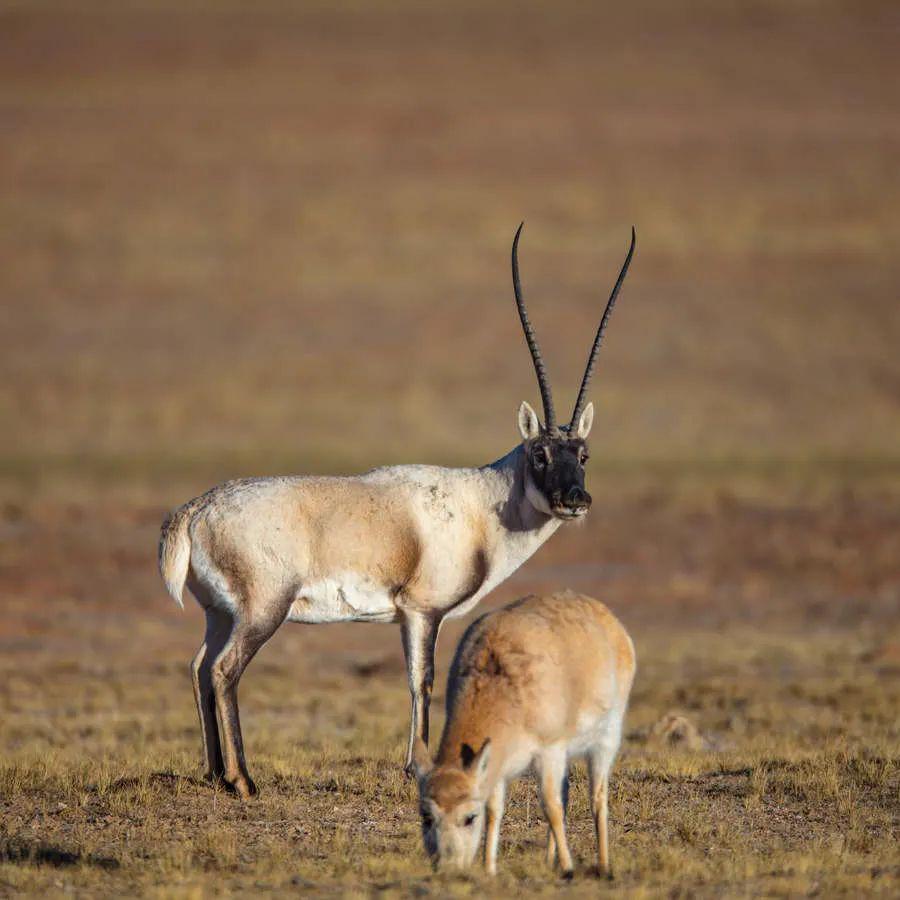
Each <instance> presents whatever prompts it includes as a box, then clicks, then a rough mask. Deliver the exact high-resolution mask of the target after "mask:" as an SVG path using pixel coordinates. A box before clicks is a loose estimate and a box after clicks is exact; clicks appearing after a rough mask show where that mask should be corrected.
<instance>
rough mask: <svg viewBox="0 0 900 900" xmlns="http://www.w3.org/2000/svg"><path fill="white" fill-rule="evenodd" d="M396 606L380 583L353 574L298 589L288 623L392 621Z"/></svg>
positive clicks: (347, 573)
mask: <svg viewBox="0 0 900 900" xmlns="http://www.w3.org/2000/svg"><path fill="white" fill-rule="evenodd" d="M396 618H397V607H396V605H395V603H394V597H393V595H392V594H391V593H390V592H389V591H388V590H387V588H386V587H385V586H384V585H383V584H375V583H374V582H372V581H369V580H368V579H366V578H364V577H361V576H359V575H357V574H356V573H355V572H342V573H340V574H337V575H334V576H332V577H330V578H320V579H318V580H317V581H311V582H309V584H305V585H303V586H302V587H300V588H299V589H298V590H297V595H296V597H295V598H294V602H293V603H292V604H291V609H290V612H289V613H288V616H287V620H288V621H289V622H302V623H304V624H307V625H320V624H325V623H327V622H393V621H395V620H396Z"/></svg>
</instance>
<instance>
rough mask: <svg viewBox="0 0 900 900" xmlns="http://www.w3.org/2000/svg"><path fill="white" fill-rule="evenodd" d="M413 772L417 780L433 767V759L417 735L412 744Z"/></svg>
mask: <svg viewBox="0 0 900 900" xmlns="http://www.w3.org/2000/svg"><path fill="white" fill-rule="evenodd" d="M412 763H413V774H414V775H415V776H416V780H417V781H421V780H422V779H423V778H425V776H426V775H428V773H429V772H430V771H431V770H432V769H433V768H434V761H433V760H432V759H431V754H430V753H429V752H428V747H427V746H426V745H425V741H423V740H422V738H420V737H417V738H416V742H415V743H414V744H413V758H412Z"/></svg>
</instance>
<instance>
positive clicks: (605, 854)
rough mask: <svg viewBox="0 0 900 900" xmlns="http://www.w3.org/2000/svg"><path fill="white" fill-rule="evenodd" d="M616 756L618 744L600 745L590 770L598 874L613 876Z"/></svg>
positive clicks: (593, 755)
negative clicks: (611, 832) (611, 780)
mask: <svg viewBox="0 0 900 900" xmlns="http://www.w3.org/2000/svg"><path fill="white" fill-rule="evenodd" d="M615 756H616V746H615V745H613V746H609V745H600V746H599V747H597V748H595V749H594V751H593V752H592V753H591V756H590V760H589V764H588V770H589V772H590V789H591V814H592V815H593V817H594V831H595V833H596V836H597V874H598V875H600V876H601V877H604V878H612V877H613V874H612V868H611V867H610V864H609V770H610V769H611V768H612V764H613V761H614V759H615Z"/></svg>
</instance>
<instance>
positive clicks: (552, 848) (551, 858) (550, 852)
mask: <svg viewBox="0 0 900 900" xmlns="http://www.w3.org/2000/svg"><path fill="white" fill-rule="evenodd" d="M568 808H569V773H568V772H566V779H565V781H564V782H563V819H565V816H566V811H567V810H568ZM547 865H548V866H550V868H551V869H552V868H553V866H555V865H556V838H555V837H553V829H552V828H551V827H550V826H549V825H548V826H547Z"/></svg>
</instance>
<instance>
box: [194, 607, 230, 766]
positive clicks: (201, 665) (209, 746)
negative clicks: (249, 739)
mask: <svg viewBox="0 0 900 900" xmlns="http://www.w3.org/2000/svg"><path fill="white" fill-rule="evenodd" d="M230 634H231V620H230V619H229V618H227V617H226V616H224V615H223V614H222V613H220V612H219V611H218V610H216V609H215V608H214V607H207V608H206V635H205V637H204V638H203V643H202V644H201V645H200V649H199V650H198V651H197V655H196V656H195V657H194V659H193V661H192V662H191V681H192V682H193V685H194V699H195V700H196V701H197V712H198V714H199V716H200V733H201V735H202V737H203V751H204V760H205V763H206V778H207V780H208V781H212V782H216V781H220V780H221V779H223V778H224V777H225V763H224V761H223V759H222V746H221V743H220V738H219V723H218V721H217V720H216V696H215V693H214V691H213V685H212V663H213V660H214V659H215V658H216V657H217V656H218V655H219V653H220V652H221V651H222V648H223V647H224V646H225V642H226V641H227V640H228V636H229V635H230Z"/></svg>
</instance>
